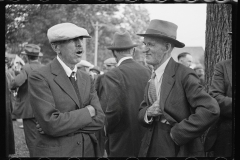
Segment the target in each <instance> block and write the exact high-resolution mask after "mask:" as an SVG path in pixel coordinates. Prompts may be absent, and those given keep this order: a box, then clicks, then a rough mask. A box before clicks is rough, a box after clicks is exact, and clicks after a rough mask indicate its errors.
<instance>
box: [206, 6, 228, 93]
mask: <svg viewBox="0 0 240 160" xmlns="http://www.w3.org/2000/svg"><path fill="white" fill-rule="evenodd" d="M228 32H232V5H231V4H207V22H206V42H205V43H206V45H205V46H206V47H205V81H206V86H205V87H206V91H208V90H209V86H210V85H211V82H212V77H213V72H214V66H215V64H216V63H218V62H219V61H223V60H226V59H230V58H232V37H231V35H229V34H228Z"/></svg>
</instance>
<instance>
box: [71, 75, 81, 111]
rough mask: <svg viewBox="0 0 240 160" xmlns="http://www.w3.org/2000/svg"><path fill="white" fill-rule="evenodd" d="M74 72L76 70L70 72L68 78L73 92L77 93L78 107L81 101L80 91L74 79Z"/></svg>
mask: <svg viewBox="0 0 240 160" xmlns="http://www.w3.org/2000/svg"><path fill="white" fill-rule="evenodd" d="M75 74H76V72H72V74H71V75H70V77H69V79H70V81H71V83H72V85H73V88H74V89H75V92H76V94H77V97H78V100H79V104H80V107H81V105H82V102H81V97H80V92H79V90H78V86H77V82H76V80H75Z"/></svg>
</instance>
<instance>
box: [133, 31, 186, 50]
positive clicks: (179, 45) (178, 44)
mask: <svg viewBox="0 0 240 160" xmlns="http://www.w3.org/2000/svg"><path fill="white" fill-rule="evenodd" d="M137 35H138V36H142V37H155V38H162V39H166V40H167V41H169V42H172V43H173V44H174V47H177V48H183V47H185V44H184V43H182V42H179V41H178V40H176V39H173V38H170V37H167V36H164V35H161V34H137Z"/></svg>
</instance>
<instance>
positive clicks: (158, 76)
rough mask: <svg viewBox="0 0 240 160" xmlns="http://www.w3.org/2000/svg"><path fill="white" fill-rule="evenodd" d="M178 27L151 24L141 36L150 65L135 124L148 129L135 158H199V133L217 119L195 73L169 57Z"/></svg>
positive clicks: (214, 103) (214, 106)
mask: <svg viewBox="0 0 240 160" xmlns="http://www.w3.org/2000/svg"><path fill="white" fill-rule="evenodd" d="M177 28H178V26H177V25H176V24H174V23H172V22H168V21H163V20H158V19H154V20H151V22H150V24H149V26H148V28H147V30H146V32H145V34H137V35H139V36H143V37H144V41H143V43H144V44H145V49H144V53H145V54H146V62H147V63H148V64H151V65H152V66H153V69H154V72H153V73H152V76H151V80H150V81H149V83H148V84H147V86H146V89H145V94H144V95H145V96H144V101H143V102H142V103H141V107H140V109H139V115H138V116H139V122H140V124H141V125H142V126H144V127H146V128H147V131H146V133H145V135H144V137H143V139H142V142H141V143H142V144H141V148H140V151H139V157H202V156H204V155H205V154H204V149H203V144H202V142H201V136H202V134H203V133H204V132H205V131H206V130H207V129H208V127H210V126H211V125H212V124H214V123H215V122H216V121H217V119H218V117H219V114H220V113H219V112H220V111H219V106H218V103H217V101H216V100H215V99H214V98H212V97H211V96H210V95H209V94H208V93H207V92H206V91H205V90H204V87H203V86H202V85H200V83H199V78H198V76H197V75H196V73H195V72H194V70H192V69H190V68H188V67H185V66H184V65H182V64H180V63H177V62H175V61H174V60H173V58H172V57H171V52H172V50H173V48H174V47H177V48H183V47H184V46H185V44H184V43H182V42H180V41H178V40H177V39H176V37H177Z"/></svg>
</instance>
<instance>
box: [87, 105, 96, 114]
mask: <svg viewBox="0 0 240 160" xmlns="http://www.w3.org/2000/svg"><path fill="white" fill-rule="evenodd" d="M86 107H87V109H88V111H89V113H90V116H91V117H94V116H95V115H96V112H95V109H94V108H93V106H91V105H88V106H86Z"/></svg>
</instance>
